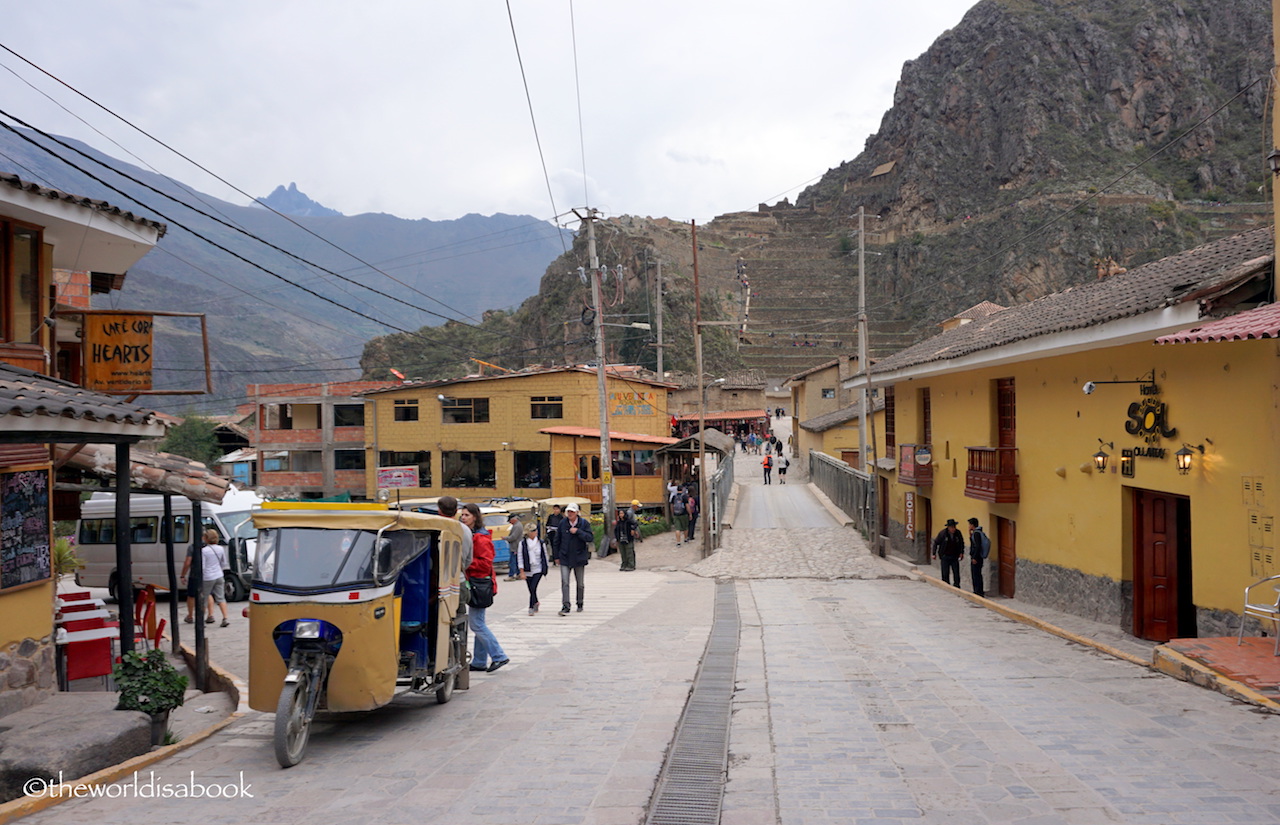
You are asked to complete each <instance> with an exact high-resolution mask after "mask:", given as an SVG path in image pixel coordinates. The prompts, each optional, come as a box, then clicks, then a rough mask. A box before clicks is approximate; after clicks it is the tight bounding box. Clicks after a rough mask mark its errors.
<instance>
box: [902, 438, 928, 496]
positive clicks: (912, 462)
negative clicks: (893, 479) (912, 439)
mask: <svg viewBox="0 0 1280 825" xmlns="http://www.w3.org/2000/svg"><path fill="white" fill-rule="evenodd" d="M926 449H928V448H927V446H926V445H924V444H899V445H898V483H900V484H909V485H911V486H913V487H929V486H931V485H932V484H933V462H932V461H931V460H930V461H927V462H925V463H924V464H918V463H917V462H916V454H917V453H918V452H924V451H925V450H926Z"/></svg>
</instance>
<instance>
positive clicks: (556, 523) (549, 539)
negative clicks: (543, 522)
mask: <svg viewBox="0 0 1280 825" xmlns="http://www.w3.org/2000/svg"><path fill="white" fill-rule="evenodd" d="M563 521H564V513H563V512H561V510H560V505H559V504H553V505H551V515H549V516H547V532H546V543H547V546H548V547H551V548H554V547H555V546H556V531H558V530H559V529H560V523H561V522H563Z"/></svg>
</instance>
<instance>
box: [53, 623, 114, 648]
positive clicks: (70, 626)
mask: <svg viewBox="0 0 1280 825" xmlns="http://www.w3.org/2000/svg"><path fill="white" fill-rule="evenodd" d="M62 626H63V627H64V628H66V631H67V632H68V633H70V632H72V631H74V630H93V629H94V628H97V627H106V626H107V620H106V619H102V618H93V619H75V620H73V621H69V622H63V623H62ZM77 644H79V643H78V642H77Z"/></svg>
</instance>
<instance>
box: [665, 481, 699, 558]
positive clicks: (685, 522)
mask: <svg viewBox="0 0 1280 825" xmlns="http://www.w3.org/2000/svg"><path fill="white" fill-rule="evenodd" d="M667 504H669V505H670V507H671V518H672V521H674V522H675V524H676V547H679V546H680V545H681V544H683V543H684V542H686V541H693V534H694V530H696V529H697V528H698V516H699V515H700V514H701V512H702V502H700V501H699V500H698V485H697V482H693V481H686V482H685V483H684V484H682V485H677V484H676V483H675V482H673V481H668V482H667Z"/></svg>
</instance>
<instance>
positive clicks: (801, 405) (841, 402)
mask: <svg viewBox="0 0 1280 825" xmlns="http://www.w3.org/2000/svg"><path fill="white" fill-rule="evenodd" d="M857 368H858V359H857V358H850V357H849V356H847V355H841V356H840V357H839V358H835V359H833V360H831V361H827V362H825V363H822V364H819V365H817V366H816V367H813V368H811V369H807V370H805V371H804V372H800V373H796V374H795V375H793V376H791V377H790V378H788V379H787V380H786V381H784V382H783V383H782V386H783V388H784V389H789V390H791V404H790V412H791V435H792V439H793V442H794V443H793V447H794V454H795V455H799V456H803V455H805V454H807V453H808V452H809V450H818V451H819V452H825V453H828V455H832V456H835V457H837V458H839V457H840V453H838V452H835V453H832V452H829V451H828V450H827V449H826V448H825V447H824V443H823V442H824V438H823V436H822V435H821V434H815V432H814V431H813V430H807V429H805V428H804V422H806V421H810V420H812V419H819V418H821V417H823V416H828V415H832V414H835V413H838V412H839V411H841V410H846V409H848V408H849V404H850V402H851V401H854V400H855V399H854V397H853V396H851V395H850V393H849V391H848V390H846V389H845V388H844V382H845V381H847V380H848V379H849V378H851V377H852V376H853V374H854V372H855V371H856V370H857ZM837 417H838V416H837ZM845 420H846V421H847V420H848V419H845ZM853 444H854V447H853V449H854V450H855V451H856V450H857V449H858V446H857V445H858V440H857V435H856V433H855V436H854V440H853Z"/></svg>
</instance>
